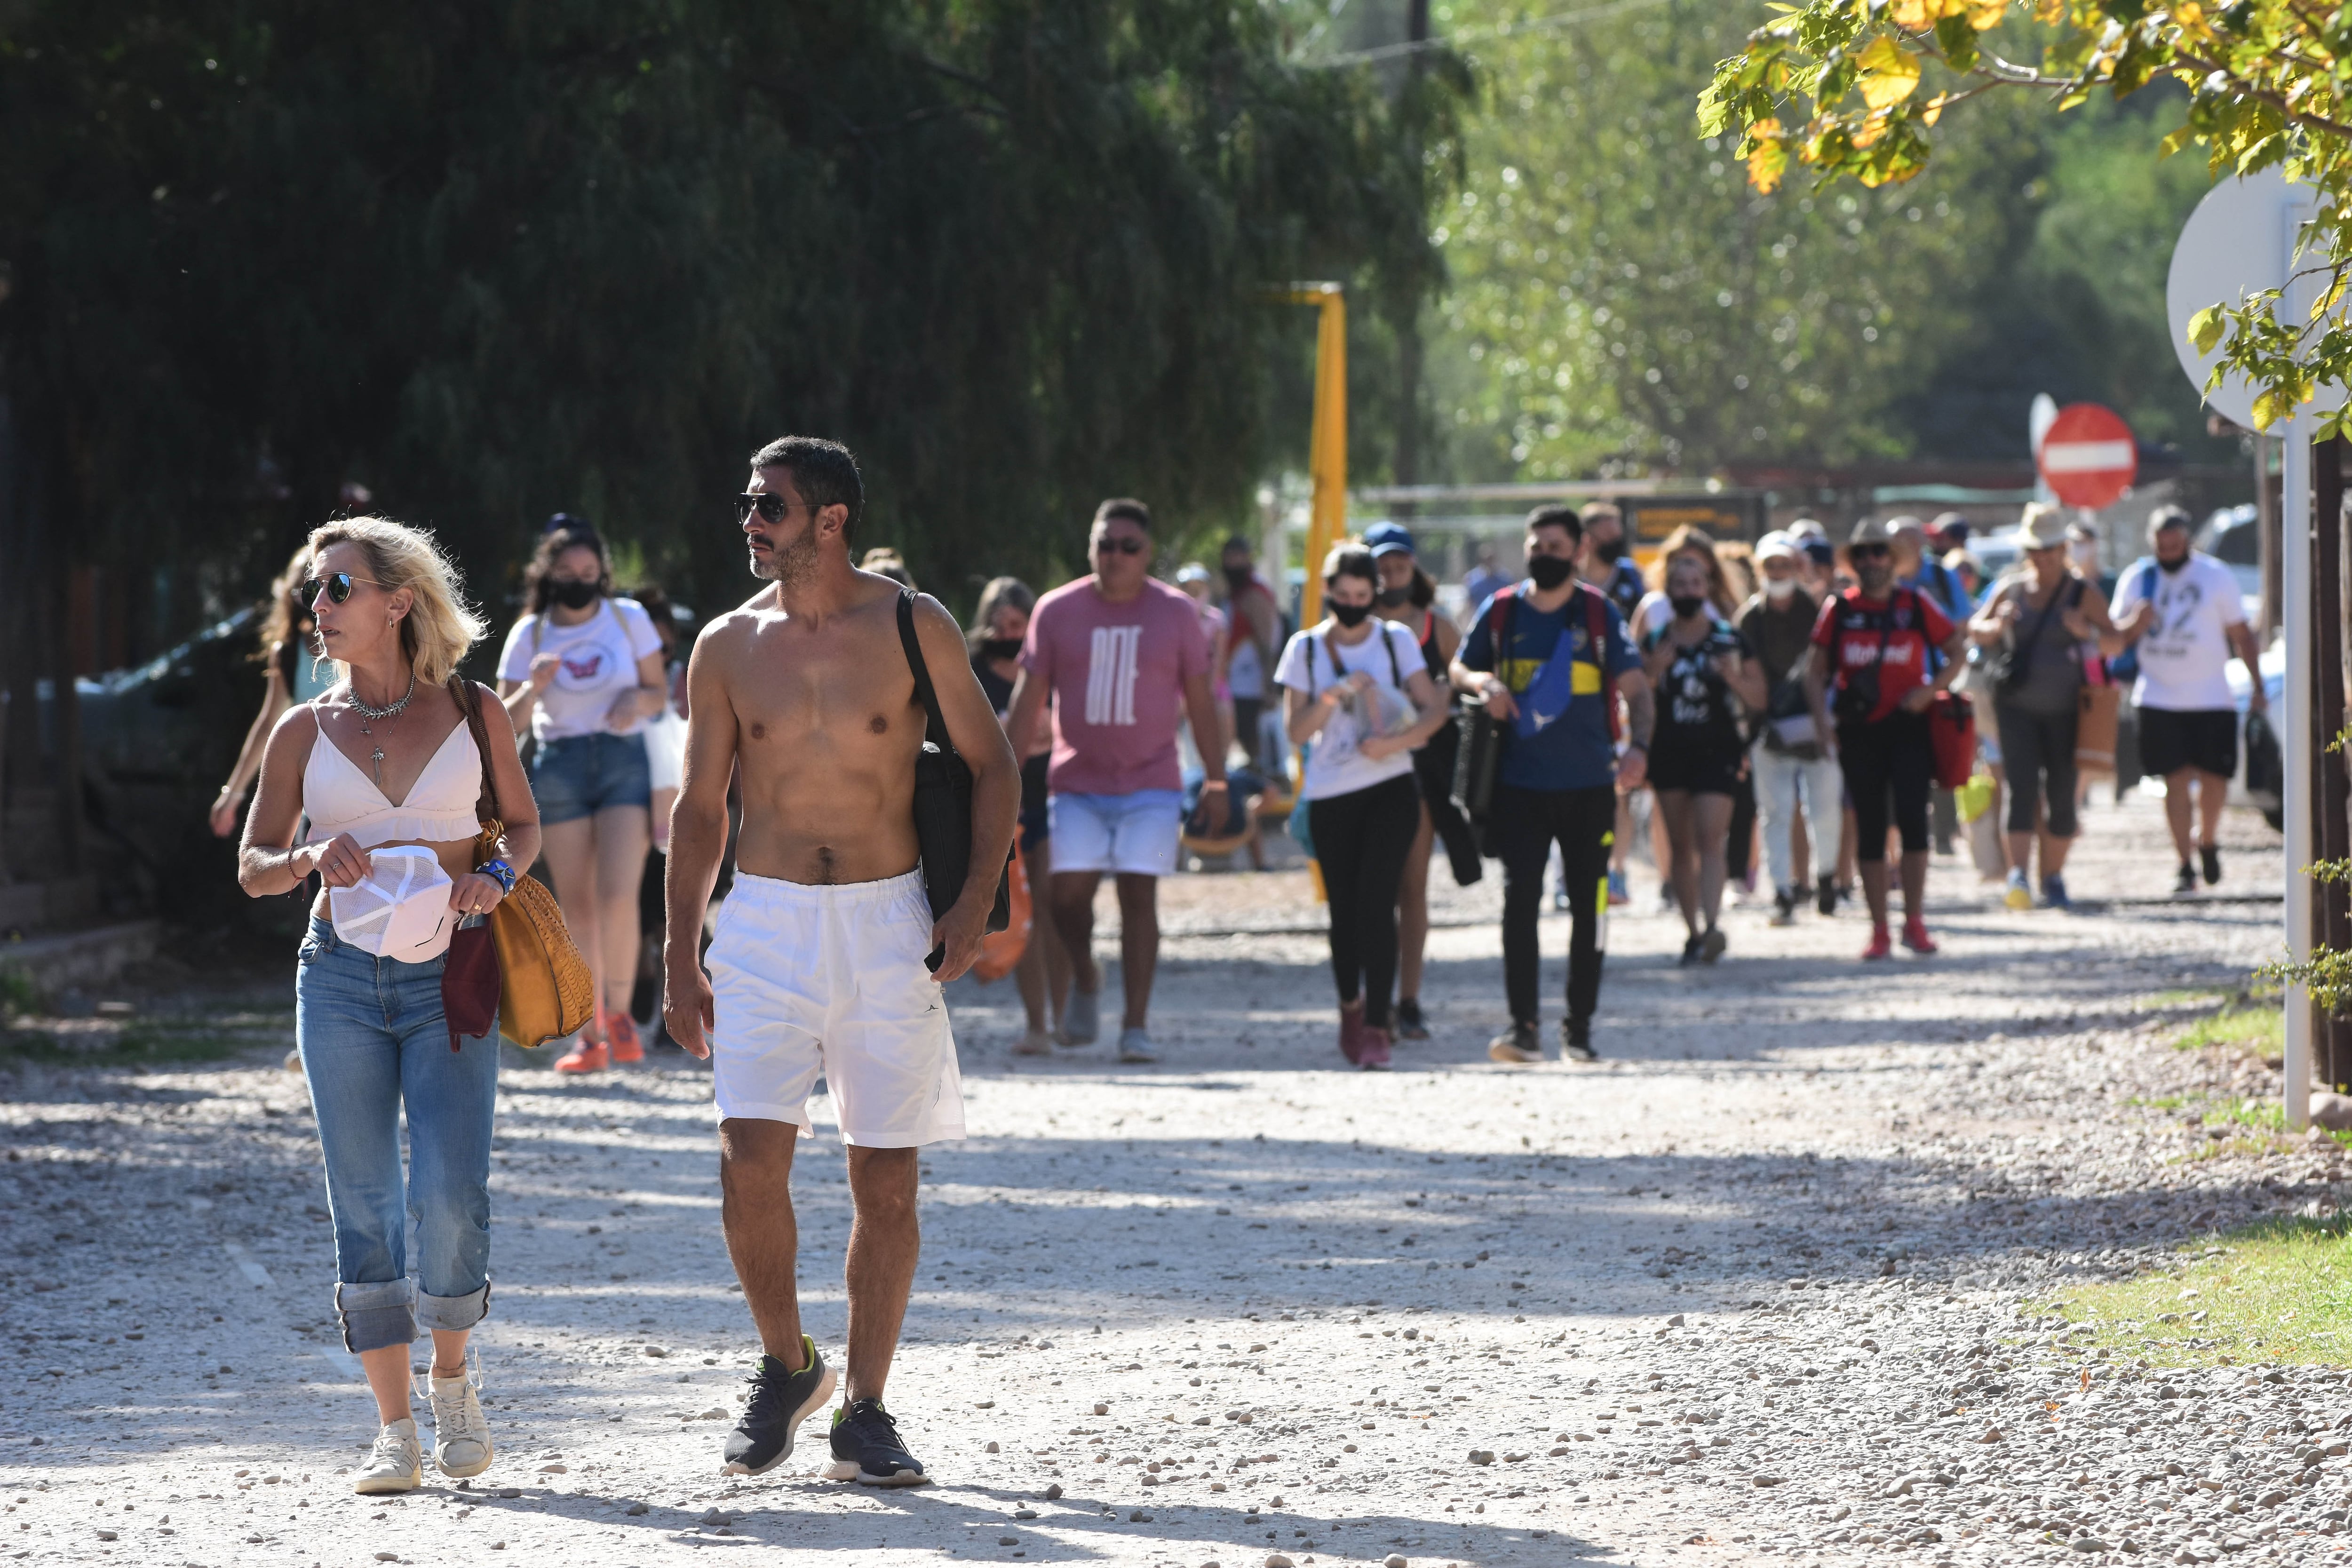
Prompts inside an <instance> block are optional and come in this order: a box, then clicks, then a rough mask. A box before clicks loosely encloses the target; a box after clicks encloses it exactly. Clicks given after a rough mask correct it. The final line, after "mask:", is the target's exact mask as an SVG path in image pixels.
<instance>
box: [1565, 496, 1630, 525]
mask: <svg viewBox="0 0 2352 1568" xmlns="http://www.w3.org/2000/svg"><path fill="white" fill-rule="evenodd" d="M1603 517H1613V518H1615V519H1616V520H1617V521H1619V522H1621V523H1622V522H1623V521H1625V509H1624V508H1623V507H1621V506H1619V505H1618V504H1617V503H1616V502H1615V501H1613V500H1589V501H1586V502H1585V503H1584V505H1583V507H1582V508H1581V509H1580V510H1579V511H1578V512H1577V514H1576V521H1578V522H1580V523H1583V524H1590V523H1591V522H1592V521H1594V520H1595V519H1597V518H1603Z"/></svg>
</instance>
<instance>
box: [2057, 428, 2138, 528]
mask: <svg viewBox="0 0 2352 1568" xmlns="http://www.w3.org/2000/svg"><path fill="white" fill-rule="evenodd" d="M2033 463H2034V467H2036V468H2039V469H2040V470H2041V471H2042V480H2043V482H2044V483H2046V484H2048V485H2049V487H2050V488H2051V489H2052V490H2053V492H2055V493H2056V495H2057V497H2058V499H2059V500H2062V501H2064V502H2065V503H2066V504H2067V505H2068V506H2081V507H2091V508H2094V509H2096V508H2098V507H2103V506H2112V505H2113V504H2115V503H2116V501H2118V500H2122V499H2123V493H2124V492H2125V491H2126V490H2127V489H2131V482H2132V480H2133V479H2135V478H2137V476H2138V474H2139V447H2138V445H2137V443H2136V442H2135V441H2133V440H2132V433H2131V426H2128V425H2126V424H2125V423H2124V422H2123V417H2122V416H2120V415H2118V414H2116V412H2115V410H2113V409H2111V408H2102V407H2101V406H2099V405H2097V404H2095V403H2070V404H2068V405H2066V406H2065V407H2063V408H2062V409H2060V410H2059V411H2058V417H2057V418H2056V419H2055V420H2053V421H2052V423H2051V426H2050V428H2049V429H2048V430H2047V431H2045V432H2044V433H2043V435H2042V449H2041V450H2040V451H2038V452H2036V453H2034V454H2033Z"/></svg>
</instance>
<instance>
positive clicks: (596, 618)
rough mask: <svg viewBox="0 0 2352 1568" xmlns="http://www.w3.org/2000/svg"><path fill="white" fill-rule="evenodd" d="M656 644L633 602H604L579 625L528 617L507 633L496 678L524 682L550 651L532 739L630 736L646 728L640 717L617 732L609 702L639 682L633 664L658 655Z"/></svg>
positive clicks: (649, 624)
mask: <svg viewBox="0 0 2352 1568" xmlns="http://www.w3.org/2000/svg"><path fill="white" fill-rule="evenodd" d="M661 645H662V644H661V634H660V633H658V632H656V631H655V630H654V621H653V617H652V616H648V615H646V611H645V606H644V605H640V604H638V603H637V602H636V601H635V599H607V600H605V601H604V603H603V604H601V605H597V606H596V613H595V614H594V615H593V616H589V617H588V618H587V619H586V620H584V621H583V622H581V623H580V624H579V625H578V626H558V625H557V624H556V623H555V622H553V621H551V620H547V619H545V618H544V617H542V616H536V615H530V616H524V617H523V618H522V619H520V620H519V621H517V622H516V623H515V624H514V630H512V631H510V632H509V633H508V634H507V646H506V650H505V651H504V652H503V653H501V654H499V679H500V680H521V681H527V680H529V679H530V661H531V660H532V659H534V658H537V657H538V656H539V655H541V654H542V653H551V654H553V655H555V656H556V658H557V659H558V660H559V661H560V662H559V663H558V664H557V665H556V667H555V679H553V680H551V681H550V682H548V684H547V689H546V690H544V691H542V692H541V693H540V694H539V705H538V706H537V707H536V708H535V709H533V710H532V711H531V716H530V732H531V734H532V735H533V736H534V737H536V738H537V739H538V740H540V741H541V742H547V741H561V740H564V739H567V738H569V737H571V736H573V735H600V734H606V733H610V734H615V735H634V734H635V733H636V732H637V731H639V730H640V729H642V728H644V726H645V721H644V720H643V719H637V720H635V721H631V722H630V723H629V724H628V725H627V726H626V727H625V728H623V729H619V730H614V729H612V728H611V727H610V726H608V725H607V724H606V723H605V721H604V715H605V714H606V713H608V712H610V711H611V710H612V707H613V700H614V698H616V697H618V696H620V694H621V693H622V692H624V691H626V690H628V689H631V688H632V687H634V686H635V685H636V684H637V660H639V659H641V658H644V657H645V656H646V655H647V654H649V653H659V652H660V651H661Z"/></svg>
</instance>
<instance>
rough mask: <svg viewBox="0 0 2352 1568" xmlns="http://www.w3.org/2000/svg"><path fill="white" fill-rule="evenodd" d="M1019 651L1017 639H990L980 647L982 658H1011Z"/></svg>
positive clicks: (1019, 642) (1018, 639)
mask: <svg viewBox="0 0 2352 1568" xmlns="http://www.w3.org/2000/svg"><path fill="white" fill-rule="evenodd" d="M1020 651H1021V639H1020V638H1019V637H990V638H988V639H986V640H985V641H983V642H982V644H981V645H980V654H981V657H982V658H1013V657H1014V656H1016V655H1017V654H1019V653H1020Z"/></svg>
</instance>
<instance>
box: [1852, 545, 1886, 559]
mask: <svg viewBox="0 0 2352 1568" xmlns="http://www.w3.org/2000/svg"><path fill="white" fill-rule="evenodd" d="M1846 553H1847V554H1849V555H1851V556H1853V558H1854V559H1855V560H1856V561H1884V560H1885V559H1886V557H1887V555H1888V553H1889V552H1888V550H1887V548H1886V546H1885V545H1884V544H1853V545H1848V546H1847V547H1846Z"/></svg>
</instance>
